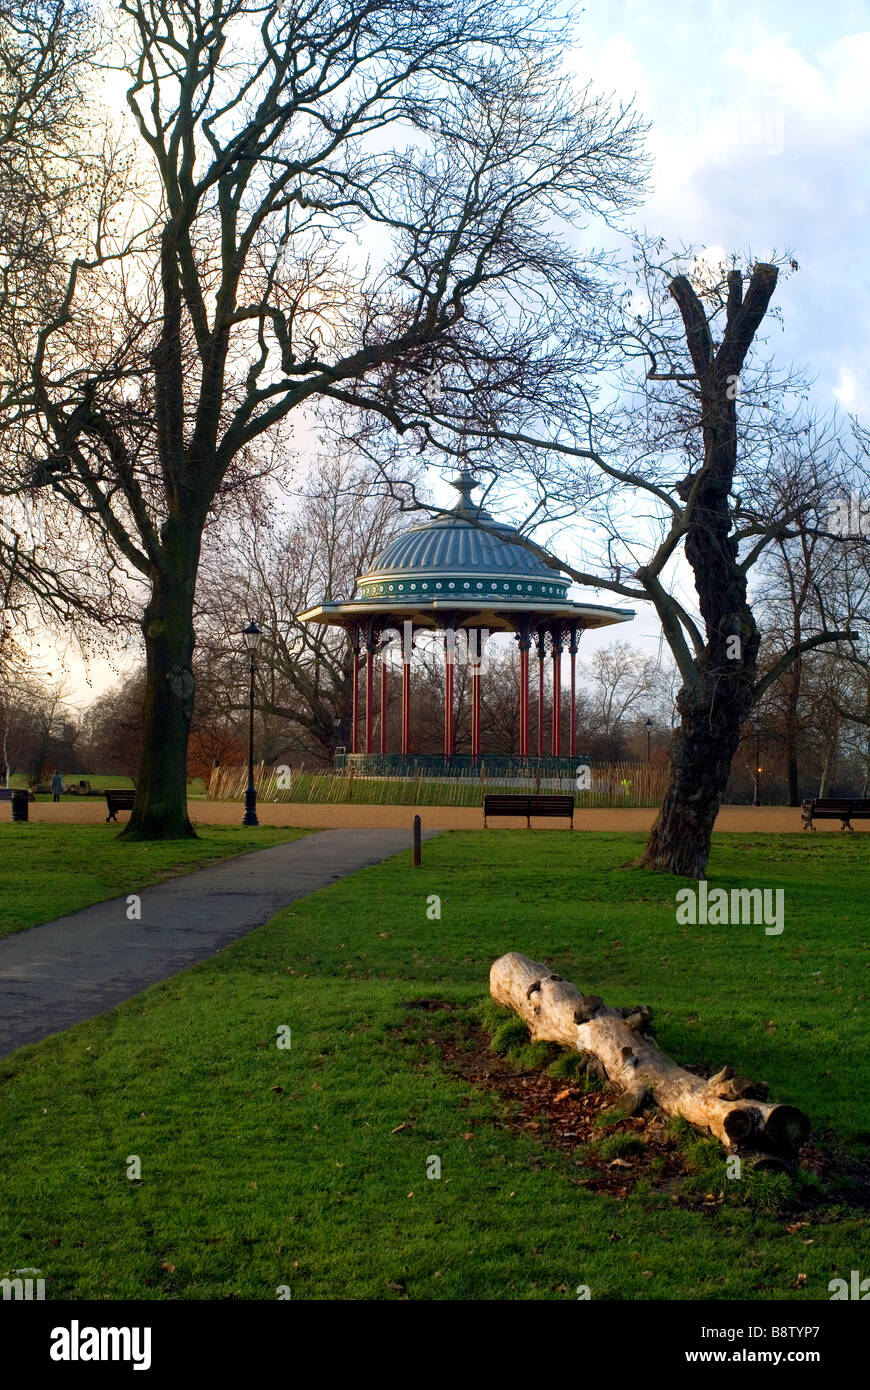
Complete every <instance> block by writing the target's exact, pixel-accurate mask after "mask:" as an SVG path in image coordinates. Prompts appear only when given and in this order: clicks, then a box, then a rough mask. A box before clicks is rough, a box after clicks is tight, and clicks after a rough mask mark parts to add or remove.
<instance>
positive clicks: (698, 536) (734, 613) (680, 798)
mask: <svg viewBox="0 0 870 1390" xmlns="http://www.w3.org/2000/svg"><path fill="white" fill-rule="evenodd" d="M776 280H777V271H776V268H775V267H774V266H770V265H757V266H756V267H755V269H754V270H753V272H752V276H751V279H750V282H749V286H748V289H747V292H746V296H745V298H744V296H743V277H742V275H741V274H740V272H739V271H732V272H731V273H730V274H729V276H728V304H727V321H726V327H725V331H724V334H723V337H722V342H721V344H720V346H719V347H718V349H717V348H716V345H715V344H714V342H713V338H712V335H711V331H710V325H709V323H708V322H707V317H706V313H705V311H704V307H703V304H702V303H701V300H700V299H699V298H698V296H697V294H696V293H695V290H694V289H693V287H692V285H691V284H690V282H689V281H688V280H687V279H686V278H685V277H684V276H677V277H676V278H675V279H674V280H673V281H672V282H671V286H670V292H671V294H672V295H673V297H674V299H675V300H676V302H677V306H678V308H679V310H680V314H681V316H682V319H683V325H684V328H685V333H686V343H687V346H688V349H689V353H690V356H691V359H692V364H693V366H694V368H695V374H696V376H697V380H698V386H699V393H700V397H701V430H702V435H703V443H704V457H703V462H702V463H701V465H700V467H699V468H698V469H697V470H696V471H695V472H693V473H690V474H689V475H688V477H686V478H685V479H684V480H683V482H682V483H681V484H680V487H679V489H678V491H679V493H680V496H681V498H682V500H683V501H684V503H685V512H684V523H683V524H684V530H685V552H686V559H687V560H688V561H689V564H690V565H691V567H692V571H693V573H694V576H695V588H696V589H697V592H698V604H699V608H700V612H701V617H702V619H703V622H704V630H705V634H706V644H705V646H704V649H703V651H702V652H701V653H700V654H699V655H698V656H696V657H695V658H694V659H693V660H691V661H689V660H686V661H685V662H684V663H683V667H682V670H681V674H682V675H683V686H682V689H681V690H680V693H679V695H678V696H677V710H678V712H679V715H680V725H679V728H678V729H677V730H676V733H675V734H674V738H673V741H672V745H671V770H670V778H669V782H668V788H667V791H666V793H665V797H664V801H663V802H662V806H661V809H660V811H659V814H658V816H657V818H656V821H655V824H654V826H653V828H652V831H651V833H650V838H649V840H648V842H647V845H646V849H645V851H644V854H643V859H642V863H643V864H644V865H645V866H646V867H648V868H652V869H658V870H661V871H663V872H666V873H672V874H686V875H689V876H690V877H693V878H702V877H703V875H704V872H705V869H706V865H707V859H708V858H709V854H710V841H711V836H712V832H713V824H714V821H715V819H716V814H717V812H718V810H719V806H720V803H721V801H722V797H723V795H724V792H725V788H726V786H727V785H728V776H729V772H730V769H731V760H732V758H733V757H734V753H735V751H736V749H737V744H738V742H739V739H740V728H741V725H742V724H743V722H744V720H745V719H746V716H747V715H748V713H749V711H750V710H751V708H752V703H753V698H754V697H753V690H754V686H755V681H756V663H757V659H758V646H759V634H758V629H757V627H756V625H755V619H754V618H753V615H752V610H751V608H750V606H749V603H748V601H747V596H746V576H745V574H744V572H743V570H742V569H741V568H740V566H739V564H738V549H737V542H736V541H735V540H734V538H733V536H732V535H731V530H732V517H731V510H730V505H729V494H730V492H731V488H732V484H733V481H734V474H735V472H736V469H737V404H736V402H737V396H738V392H739V375H738V374H739V372H740V370H741V368H742V366H743V362H744V360H745V358H746V354H747V352H748V351H749V348H750V346H751V344H752V340H753V338H754V336H755V333H756V331H757V329H758V326H759V324H760V323H761V321H762V319H763V318H764V314H765V312H766V310H767V305H768V303H769V302H770V299H771V296H772V294H773V291H774V288H775V286H776ZM638 579H640V580H641V582H642V583H644V584H645V585H646V586H647V588H648V589H649V590H650V591H651V592H652V595H653V598H654V601H656V600H657V607H658V608H659V612H660V615H661V616H662V617H663V620H664V621H666V622H668V623H670V624H671V625H673V624H674V613H673V606H671V608H670V609H668V608H667V602H666V597H665V596H664V595H663V593H662V591H661V586H660V584H659V583H658V576H657V574H653V573H651V572H650V571H648V570H643V569H641V570H639V571H638Z"/></svg>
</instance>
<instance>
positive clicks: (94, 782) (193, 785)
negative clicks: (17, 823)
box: [10, 772, 206, 801]
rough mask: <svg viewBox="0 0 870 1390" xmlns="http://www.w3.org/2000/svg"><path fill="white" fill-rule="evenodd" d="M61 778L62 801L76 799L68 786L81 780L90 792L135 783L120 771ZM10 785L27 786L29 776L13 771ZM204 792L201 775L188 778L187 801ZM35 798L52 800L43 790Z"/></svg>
mask: <svg viewBox="0 0 870 1390" xmlns="http://www.w3.org/2000/svg"><path fill="white" fill-rule="evenodd" d="M63 780H64V785H65V786H66V788H67V790H66V791H65V792H64V793H63V799H64V801H70V800H73V799H76V800H77V799H78V798H79V793H78V791H75V792H71V791H70V790H69V788H70V787H78V784H79V782H80V781H83V782H90V784H91V791H92V792H101V793H102V792H106V791H108V790H109V789H110V788H111V789H112V790H113V791H118V790H120V789H122V788H127V789H128V790H132V789H133V787H134V786H135V783H134V781H133V779H132V777H125V776H123V775H122V774H121V773H117V772H106V773H102V772H98V773H91V772H64V774H63ZM43 781H45V782H50V781H51V773H47V774H46V776H45V778H44V779H43ZM10 785H11V786H13V787H27V786H29V785H30V778H29V777H28V776H27V774H26V773H24V772H13V774H12V777H11V779H10ZM205 794H206V789H205V783H204V782H203V780H202V778H201V777H192V778H191V779H190V781H189V782H188V784H187V797H188V800H189V801H204V800H205ZM86 799H90V798H86ZM36 800H37V801H51V800H52V796H51V794H50V793H45V792H43V793H40V795H39V796H37V798H36Z"/></svg>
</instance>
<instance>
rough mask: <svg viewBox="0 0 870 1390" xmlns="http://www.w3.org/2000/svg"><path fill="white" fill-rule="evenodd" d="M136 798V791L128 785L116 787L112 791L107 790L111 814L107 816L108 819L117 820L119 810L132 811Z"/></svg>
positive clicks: (107, 801)
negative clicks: (131, 789)
mask: <svg viewBox="0 0 870 1390" xmlns="http://www.w3.org/2000/svg"><path fill="white" fill-rule="evenodd" d="M135 798H136V793H135V792H134V791H130V790H129V788H127V787H121V788H115V789H113V790H112V791H107V792H106V805H107V806H108V808H109V814H108V815H107V816H106V820H107V821H110V820H114V821H116V820H117V819H118V812H119V811H132V809H133V802H134V800H135Z"/></svg>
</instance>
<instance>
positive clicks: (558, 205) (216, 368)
mask: <svg viewBox="0 0 870 1390" xmlns="http://www.w3.org/2000/svg"><path fill="white" fill-rule="evenodd" d="M120 11H121V21H120V29H119V34H118V39H117V41H118V44H119V45H120V46H121V48H122V50H123V51H124V53H125V55H126V59H125V65H126V71H127V72H128V74H129V78H130V87H129V91H128V104H129V108H130V111H131V113H132V115H133V118H134V122H135V127H136V131H137V134H138V139H139V142H140V147H141V148H144V150H145V151H147V154H148V156H149V162H148V165H147V171H146V172H145V173H143V174H141V175H139V177H140V185H139V187H140V197H139V199H138V201H137V202H136V205H135V216H134V218H133V223H134V224H135V225H131V219H130V215H129V212H128V209H129V206H130V203H131V198H130V194H129V187H126V188H125V187H122V183H123V180H120V179H118V178H116V177H115V175H116V174H118V173H120V172H121V171H120V169H119V168H118V167H117V166H116V167H115V169H114V170H113V175H112V178H108V177H107V179H106V182H105V193H104V196H102V197H101V199H100V200H99V207H98V209H97V212H96V215H95V219H94V223H93V226H92V228H91V231H90V245H89V247H88V249H87V251H82V253H81V254H79V255H77V256H76V257H75V258H74V259H73V260H72V262H71V264H70V268H69V275H68V279H67V281H66V284H65V287H64V292H63V295H62V296H61V298H60V300H59V302H58V303H57V305H56V308H55V311H54V312H53V313H52V315H51V316H50V317H49V318H48V319H47V321H45V322H44V323H43V324H42V325H41V326H40V328H39V331H38V332H36V333H35V334H34V335H33V341H32V344H31V347H30V351H29V353H28V357H27V364H26V365H27V371H26V373H20V374H19V378H18V379H17V381H16V385H15V392H14V394H15V399H16V401H17V403H18V404H17V411H16V413H15V414H14V418H13V425H14V427H15V428H16V429H18V431H19V435H20V437H21V439H22V440H23V441H24V442H23V443H22V444H21V446H20V447H19V448H18V449H17V452H16V451H14V450H10V451H9V455H8V456H9V457H10V458H11V459H12V460H13V461H14V460H15V459H17V475H16V476H14V477H13V481H17V485H18V486H19V487H20V486H22V485H25V484H28V483H29V484H30V485H32V486H36V485H37V484H39V485H40V486H41V487H42V489H43V496H44V497H45V498H46V499H50V500H52V502H53V505H54V506H55V507H56V508H58V509H60V511H61V512H63V511H64V509H66V514H67V516H68V517H69V520H70V526H72V518H73V517H74V516H78V517H84V518H85V519H86V520H87V522H88V523H89V524H92V525H93V526H94V527H95V528H96V531H97V533H98V535H99V536H100V537H103V538H105V539H106V544H107V549H108V551H110V552H111V553H112V554H113V555H114V556H116V557H117V560H118V563H119V564H122V565H123V566H125V567H126V568H127V570H128V571H129V573H130V575H131V576H133V577H138V578H139V580H140V581H141V582H142V583H143V584H144V585H146V586H147V591H148V599H147V604H146V608H145V612H144V616H143V620H142V630H143V634H144V640H145V648H146V659H147V671H148V680H147V688H146V697H145V719H144V731H143V761H142V772H141V776H140V779H139V783H138V788H137V797H136V804H135V806H134V808H133V813H132V816H131V819H130V822H129V824H128V826H127V827H126V829H125V831H124V833H125V834H126V835H127V836H133V837H137V836H146V837H151V836H154V837H159V836H184V835H189V834H192V833H193V832H192V829H191V827H190V824H189V822H188V818H187V811H186V802H185V753H186V746H187V739H188V735H189V730H190V723H191V718H192V713H193V698H194V685H195V682H194V675H193V648H194V623H193V605H194V593H195V588H196V579H197V571H198V565H199V559H200V551H201V546H202V539H203V534H204V530H205V527H206V524H207V522H208V520H209V517H210V516H211V515H212V513H213V510H214V508H215V506H216V505H220V499H221V497H222V495H223V494H224V493H225V492H226V490H227V489H233V488H238V487H241V486H243V485H244V482H245V479H246V478H250V477H251V476H253V475H256V473H257V471H258V469H260V468H262V467H266V466H268V464H269V462H270V459H269V453H270V440H273V439H274V434H275V430H276V429H277V428H279V427H280V426H281V424H282V422H285V421H287V420H288V419H289V417H290V416H291V414H294V412H295V413H296V418H297V419H299V420H300V421H301V419H302V418H303V412H306V411H308V412H309V413H310V410H311V408H312V407H314V406H315V405H316V404H317V403H318V402H330V403H343V404H345V405H350V406H352V407H353V408H354V409H358V410H371V411H375V412H377V413H378V415H379V418H381V419H385V420H387V421H389V422H390V423H391V427H392V428H394V429H396V430H397V431H401V430H402V429H404V423H403V418H402V408H403V407H404V405H405V404H406V403H407V402H408V401H409V400H415V401H417V402H418V403H419V405H420V408H421V409H423V410H425V409H426V407H427V401H426V397H425V395H424V387H425V384H426V383H427V382H428V381H429V380H430V378H431V375H432V370H433V366H434V365H435V364H437V362H438V361H439V360H440V358H441V357H444V356H450V357H462V358H465V359H467V360H475V361H478V362H481V363H488V364H489V371H490V372H491V374H492V375H493V376H494V377H498V376H500V375H510V374H511V373H512V372H513V370H514V362H515V359H516V354H517V351H518V350H519V349H518V344H520V345H522V344H523V343H524V342H525V341H526V336H525V335H524V333H523V331H522V330H521V331H520V332H519V333H518V332H517V329H516V326H515V325H514V324H513V323H512V322H511V319H510V316H509V314H507V313H506V308H507V306H509V305H510V304H511V303H513V302H520V301H523V300H528V299H529V295H530V287H532V286H535V287H537V295H538V301H539V302H540V304H541V305H542V306H543V305H545V304H547V305H548V308H547V309H546V311H545V310H544V308H543V307H542V308H541V309H540V310H539V311H538V318H537V324H536V325H535V324H533V325H532V327H533V329H534V332H533V333H532V335H531V338H529V339H528V341H531V340H532V339H535V340H537V341H540V340H541V339H542V338H544V337H545V336H546V335H547V333H548V332H549V329H550V321H551V320H552V319H553V318H554V317H556V316H557V315H560V314H564V313H566V312H569V311H570V313H571V314H572V317H573V320H574V323H575V332H576V333H577V336H578V340H579V338H580V337H581V336H582V332H581V325H582V324H583V323H584V319H585V318H586V317H588V314H589V311H590V308H591V306H592V305H593V304H594V301H595V293H596V279H595V273H596V268H597V266H598V264H599V258H595V257H591V258H586V259H584V258H582V257H578V256H577V255H575V254H573V253H572V252H571V251H570V250H569V249H567V247H566V244H565V239H564V235H563V228H564V226H566V225H569V224H570V223H571V221H573V220H575V219H576V218H578V217H579V216H580V215H581V214H582V213H583V212H584V211H589V210H602V211H603V212H605V213H607V212H610V211H613V210H615V209H619V208H622V207H625V206H627V205H629V203H630V202H631V201H632V200H633V199H634V197H635V195H636V184H637V179H638V174H639V165H638V144H639V138H640V134H641V131H640V128H639V126H638V124H637V121H636V120H635V118H634V117H633V116H632V114H631V113H630V112H625V111H613V110H611V108H610V107H609V105H608V103H607V102H605V101H604V100H602V99H600V98H596V97H593V96H592V95H591V94H590V93H589V92H581V93H580V94H579V95H578V94H576V93H574V92H573V91H572V90H571V89H570V88H569V86H568V85H567V84H566V82H564V81H558V80H554V77H553V71H554V63H555V62H556V60H557V58H558V55H559V51H560V48H561V46H562V44H563V43H564V40H565V35H564V32H563V31H562V30H561V29H560V26H559V23H558V22H557V21H556V20H555V19H554V14H555V11H553V10H551V8H550V7H549V6H548V5H547V4H543V5H540V6H538V5H537V4H532V5H531V6H529V5H527V4H520V3H517V0H453V3H452V4H450V5H444V4H442V3H440V0H364V3H362V4H358V3H355V0H354V3H351V0H309V3H307V4H304V5H301V6H297V5H287V4H285V3H283V0H281V2H280V3H279V0H122V3H121V6H120ZM148 181H150V184H149V182H148ZM150 209H156V212H155V213H154V215H153V216H152V215H151V212H150ZM560 219H561V220H560ZM367 243H368V244H369V246H370V247H372V248H374V249H372V251H371V253H370V257H369V260H368V261H367V262H365V263H364V262H363V260H362V258H361V257H360V255H359V254H358V251H357V249H356V248H358V247H359V246H360V245H365V244H367ZM527 317H529V315H528V314H527ZM22 419H23V420H24V425H23V426H22V424H21V421H22ZM34 454H35V456H36V458H37V461H38V464H37V469H36V472H35V473H34V469H33V462H32V460H33V456H34ZM28 460H29V463H28ZM9 468H10V471H12V472H13V474H14V473H15V470H14V469H13V467H12V464H10V465H9ZM76 524H80V523H76Z"/></svg>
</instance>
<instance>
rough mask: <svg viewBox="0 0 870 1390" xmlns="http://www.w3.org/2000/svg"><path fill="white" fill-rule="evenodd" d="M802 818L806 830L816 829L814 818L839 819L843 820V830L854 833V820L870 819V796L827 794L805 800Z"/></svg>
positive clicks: (802, 807)
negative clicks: (832, 795)
mask: <svg viewBox="0 0 870 1390" xmlns="http://www.w3.org/2000/svg"><path fill="white" fill-rule="evenodd" d="M801 820H802V821H803V829H804V830H815V828H816V827H815V826H814V825H813V821H814V820H839V821H842V822H843V823H842V825H841V826H840V829H841V830H851V831H852V832H853V833H854V827H853V825H852V824H851V822H852V821H853V820H870V798H868V797H860V796H851V797H831V796H825V797H816V798H815V799H813V800H810V801H803V802H801Z"/></svg>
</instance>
